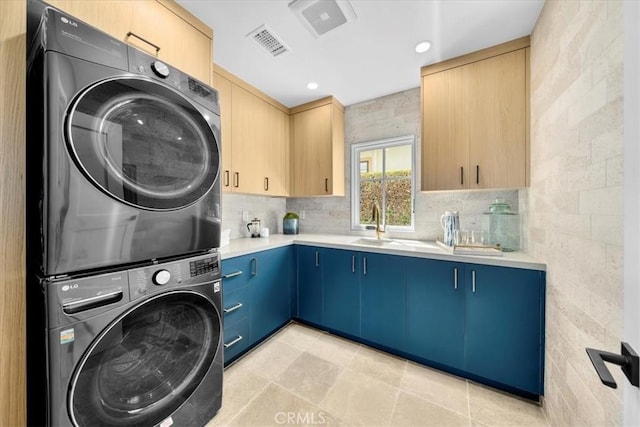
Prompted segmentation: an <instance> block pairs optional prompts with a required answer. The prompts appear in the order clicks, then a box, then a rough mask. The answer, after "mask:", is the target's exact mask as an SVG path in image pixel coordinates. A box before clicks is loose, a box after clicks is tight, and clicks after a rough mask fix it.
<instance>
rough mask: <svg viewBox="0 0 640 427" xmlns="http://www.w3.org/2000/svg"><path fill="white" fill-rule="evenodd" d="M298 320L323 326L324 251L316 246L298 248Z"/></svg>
mask: <svg viewBox="0 0 640 427" xmlns="http://www.w3.org/2000/svg"><path fill="white" fill-rule="evenodd" d="M296 249H297V266H298V269H297V270H298V277H297V284H298V286H297V291H298V312H297V316H295V317H297V318H299V319H301V320H305V321H307V322H311V323H315V324H317V325H322V264H323V262H324V250H323V249H321V248H317V247H314V246H302V245H301V246H298V247H297V248H296Z"/></svg>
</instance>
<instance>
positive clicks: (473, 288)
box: [471, 270, 476, 294]
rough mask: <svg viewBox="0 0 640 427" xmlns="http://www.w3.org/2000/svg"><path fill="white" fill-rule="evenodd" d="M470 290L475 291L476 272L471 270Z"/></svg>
mask: <svg viewBox="0 0 640 427" xmlns="http://www.w3.org/2000/svg"><path fill="white" fill-rule="evenodd" d="M471 292H473V293H474V294H475V293H476V272H475V270H471Z"/></svg>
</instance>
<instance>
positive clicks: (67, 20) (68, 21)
mask: <svg viewBox="0 0 640 427" xmlns="http://www.w3.org/2000/svg"><path fill="white" fill-rule="evenodd" d="M60 20H61V21H62V22H64V23H65V24H68V25H71V26H72V27H77V26H78V24H76V23H75V22H73V21H71V20H69V19H67V18H65V17H64V16H61V17H60Z"/></svg>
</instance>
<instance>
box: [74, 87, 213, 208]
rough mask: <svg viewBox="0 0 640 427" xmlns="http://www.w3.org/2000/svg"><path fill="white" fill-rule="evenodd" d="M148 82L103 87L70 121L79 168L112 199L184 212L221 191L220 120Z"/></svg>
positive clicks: (85, 96) (84, 96)
mask: <svg viewBox="0 0 640 427" xmlns="http://www.w3.org/2000/svg"><path fill="white" fill-rule="evenodd" d="M199 108H201V107H197V106H195V105H194V104H193V103H192V102H191V101H190V100H189V99H188V98H186V97H185V96H183V95H182V94H181V93H180V92H178V91H176V90H174V89H172V88H170V87H169V86H166V85H164V84H161V83H157V82H155V81H153V80H151V79H148V78H145V77H136V76H128V77H120V78H113V79H107V80H103V81H100V82H98V83H96V84H94V85H92V86H89V87H88V88H87V89H85V90H84V91H83V92H82V93H81V94H80V95H79V96H78V97H77V98H76V100H75V101H74V102H73V103H72V105H71V108H70V109H69V112H68V114H67V122H66V140H67V145H68V147H69V151H70V152H71V153H72V156H73V157H74V160H75V162H76V164H77V165H78V167H79V168H80V169H81V170H82V171H83V172H84V173H85V175H86V176H87V177H88V178H89V179H90V180H91V181H92V182H93V183H94V184H96V185H97V186H98V187H99V188H100V189H101V190H102V191H104V192H105V193H107V194H108V195H110V196H112V197H114V198H116V199H118V200H120V201H122V202H125V203H128V204H130V205H134V206H136V207H142V208H145V209H151V210H167V209H179V208H182V207H185V206H189V205H191V204H193V203H195V202H196V201H198V200H199V199H200V198H201V197H203V196H204V195H205V194H206V193H207V192H208V191H209V189H210V188H211V187H212V186H213V184H214V182H215V180H216V178H217V176H218V169H219V165H220V159H219V157H220V150H219V146H218V141H216V138H215V135H214V132H213V130H212V126H211V123H210V122H211V117H209V115H210V114H212V113H207V112H201V111H200V110H199Z"/></svg>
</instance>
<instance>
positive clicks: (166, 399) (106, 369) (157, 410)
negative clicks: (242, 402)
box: [68, 291, 222, 426]
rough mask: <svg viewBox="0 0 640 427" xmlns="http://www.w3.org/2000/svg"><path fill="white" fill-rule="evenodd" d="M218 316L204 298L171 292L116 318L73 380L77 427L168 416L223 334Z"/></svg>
mask: <svg viewBox="0 0 640 427" xmlns="http://www.w3.org/2000/svg"><path fill="white" fill-rule="evenodd" d="M221 333H222V329H221V322H220V314H219V312H218V310H217V309H216V307H215V306H214V304H213V303H212V302H211V300H209V299H208V298H206V297H205V296H204V295H202V294H199V293H195V292H192V291H175V292H168V293H165V294H161V295H158V296H156V297H153V298H150V299H149V300H147V301H145V302H143V303H142V304H140V305H138V306H136V307H135V308H133V309H131V310H129V311H128V312H127V313H125V314H123V315H122V316H120V318H118V319H116V320H115V321H114V322H113V323H111V324H110V326H109V327H108V328H107V329H106V330H105V331H103V332H102V333H101V334H100V335H99V336H98V338H97V339H96V340H95V341H94V342H93V344H92V345H91V347H90V348H89V350H88V351H87V353H86V354H85V355H84V356H83V357H82V359H81V360H80V363H79V364H78V367H77V368H76V371H75V373H74V375H73V378H72V380H71V387H70V390H69V399H68V406H69V413H70V416H71V419H72V420H73V423H74V424H75V425H77V426H101V425H110V426H151V425H155V424H158V423H160V422H162V421H163V420H164V419H166V418H167V417H168V416H170V415H171V414H173V413H174V412H175V411H176V409H178V407H180V406H181V405H182V404H183V403H184V402H185V401H186V400H187V399H188V398H189V396H190V395H191V394H192V393H193V391H194V390H195V389H196V388H197V387H198V385H199V384H200V382H201V381H202V379H203V378H204V377H205V375H206V374H207V372H208V370H209V368H210V366H211V365H212V362H213V360H214V357H215V355H216V351H217V349H218V346H219V345H220V339H221Z"/></svg>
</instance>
